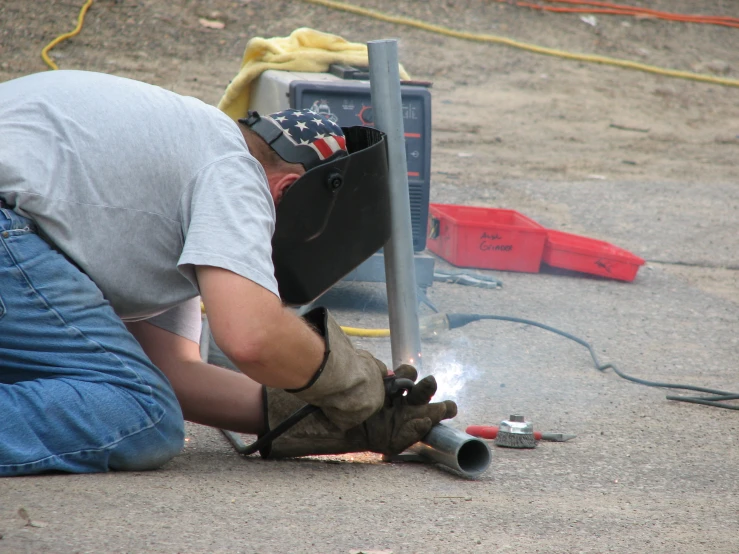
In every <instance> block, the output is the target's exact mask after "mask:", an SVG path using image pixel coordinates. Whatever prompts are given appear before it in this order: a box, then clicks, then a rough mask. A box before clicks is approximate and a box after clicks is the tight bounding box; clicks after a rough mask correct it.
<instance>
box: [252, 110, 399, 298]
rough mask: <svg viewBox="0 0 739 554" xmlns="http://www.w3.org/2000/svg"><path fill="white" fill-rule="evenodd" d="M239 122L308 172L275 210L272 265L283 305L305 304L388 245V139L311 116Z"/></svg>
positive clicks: (288, 114) (299, 113) (294, 113)
mask: <svg viewBox="0 0 739 554" xmlns="http://www.w3.org/2000/svg"><path fill="white" fill-rule="evenodd" d="M239 122H240V123H242V124H244V125H246V126H247V127H249V128H250V129H251V130H252V131H254V132H255V133H256V134H257V135H259V136H260V137H261V138H262V139H263V140H264V141H265V142H266V143H267V144H269V145H270V146H271V147H272V149H273V150H274V151H275V152H276V153H277V154H278V155H279V156H280V157H281V158H282V159H283V160H285V161H286V162H290V163H300V164H302V165H303V167H304V168H305V170H306V172H305V174H303V175H302V176H301V177H300V178H299V179H297V180H296V181H295V183H293V184H292V185H291V186H290V187H289V188H288V189H287V191H285V193H284V194H283V196H282V198H281V199H280V201H279V203H278V204H277V222H276V224H275V233H274V235H273V237H272V261H273V263H274V267H275V277H276V278H277V283H278V286H279V290H280V297H281V298H282V301H283V302H285V303H286V304H289V305H303V304H308V303H310V302H312V301H313V300H315V299H316V298H318V297H319V296H320V295H321V294H323V293H324V292H326V290H328V289H329V288H330V287H331V286H333V285H334V284H336V283H337V282H338V281H339V280H340V279H342V278H343V277H344V276H346V275H347V274H348V273H349V272H351V271H352V270H353V269H355V268H356V267H357V266H358V265H359V264H361V263H362V262H363V261H365V260H366V259H367V258H369V257H370V256H371V255H372V254H374V253H375V252H377V251H378V250H379V249H380V248H382V247H383V245H384V244H385V243H386V242H387V240H388V239H389V238H390V190H389V183H388V163H387V150H386V148H387V146H386V141H385V134H384V133H382V132H381V131H378V130H377V129H373V128H371V127H360V126H357V127H344V128H342V127H339V126H338V125H336V124H335V123H333V122H332V121H330V120H329V119H328V118H326V117H324V116H322V115H321V114H316V113H314V112H310V111H308V110H284V111H282V112H278V113H275V114H271V115H269V116H260V115H259V114H258V113H257V112H249V114H248V117H247V118H245V119H240V120H239Z"/></svg>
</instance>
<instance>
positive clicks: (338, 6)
mask: <svg viewBox="0 0 739 554" xmlns="http://www.w3.org/2000/svg"><path fill="white" fill-rule="evenodd" d="M304 1H305V2H308V3H309V4H317V5H319V6H324V7H326V8H332V9H335V10H341V11H345V12H349V13H353V14H357V15H362V16H365V17H372V18H374V19H379V20H380V21H386V22H388V23H395V24H397V25H407V26H409V27H416V28H417V29H423V30H424V31H430V32H432V33H438V34H440V35H446V36H449V37H454V38H459V39H464V40H472V41H476V42H489V43H493V44H504V45H506V46H512V47H513V48H519V49H521V50H526V51H528V52H534V53H536V54H544V55H547V56H556V57H559V58H565V59H568V60H576V61H580V62H590V63H600V64H604V65H612V66H616V67H622V68H625V69H636V70H638V71H645V72H647V73H654V74H656V75H664V76H666V77H677V78H680V79H688V80H691V81H700V82H704V83H712V84H715V85H725V86H730V87H739V80H737V79H727V78H723V77H714V76H713V75H704V74H702V73H692V72H690V71H679V70H677V69H665V68H662V67H657V66H654V65H647V64H643V63H639V62H632V61H630V60H621V59H618V58H609V57H607V56H598V55H592V54H576V53H573V52H566V51H564V50H557V49H555V48H546V47H543V46H536V45H535V44H528V43H525V42H519V41H517V40H513V39H509V38H505V37H499V36H496V35H488V34H477V33H467V32H464V31H455V30H454V29H449V28H448V27H443V26H441V25H434V24H432V23H426V22H425V21H419V20H418V19H411V18H409V17H403V16H399V15H389V14H386V13H383V12H379V11H375V10H369V9H367V8H362V7H359V6H353V5H351V4H346V3H344V2H335V1H334V0H304Z"/></svg>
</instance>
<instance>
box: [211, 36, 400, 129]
mask: <svg viewBox="0 0 739 554" xmlns="http://www.w3.org/2000/svg"><path fill="white" fill-rule="evenodd" d="M334 63H340V64H346V65H352V66H358V67H367V66H368V65H369V58H368V55H367V45H366V44H360V43H357V42H348V41H347V40H345V39H343V38H341V37H340V36H338V35H332V34H329V33H322V32H321V31H316V30H315V29H310V28H308V27H301V28H300V29H296V30H295V31H293V32H292V33H291V34H290V36H288V37H274V38H267V39H265V38H261V37H254V38H252V39H250V40H249V42H247V44H246V50H245V51H244V59H243V60H242V62H241V69H240V70H239V73H238V74H237V75H236V77H234V79H233V80H232V81H231V83H230V84H229V85H228V87H227V88H226V92H224V93H223V97H222V98H221V100H220V102H218V108H219V109H220V110H221V111H223V112H225V113H226V114H227V115H228V116H230V117H231V118H232V119H239V118H241V117H245V116H246V112H247V111H248V109H249V101H250V96H251V84H252V82H253V81H254V80H255V79H256V78H257V77H259V76H260V75H261V74H262V72H263V71H266V70H268V69H280V70H282V71H305V72H312V73H322V72H325V71H328V68H329V66H330V65H331V64H334ZM399 72H400V78H401V79H402V80H408V79H409V78H410V77H409V76H408V74H407V73H406V72H405V70H404V69H403V66H402V65H401V66H399Z"/></svg>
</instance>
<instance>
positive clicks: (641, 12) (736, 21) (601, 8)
mask: <svg viewBox="0 0 739 554" xmlns="http://www.w3.org/2000/svg"><path fill="white" fill-rule="evenodd" d="M497 1H498V2H501V3H507V4H515V5H517V6H521V7H524V8H531V9H534V10H542V11H547V12H556V13H597V14H607V15H631V16H636V17H639V16H642V17H653V18H655V19H665V20H667V21H679V22H682V23H705V24H708V25H723V26H725V27H736V28H739V18H736V17H728V16H726V17H725V16H714V15H694V14H680V13H670V12H662V11H658V10H651V9H648V8H638V7H635V6H627V5H624V4H612V3H610V2H595V1H589V2H588V1H581V0H545V1H547V2H552V3H559V4H574V5H577V6H594V7H590V8H586V7H572V8H562V7H556V6H546V5H542V4H533V3H531V2H522V1H511V0H497Z"/></svg>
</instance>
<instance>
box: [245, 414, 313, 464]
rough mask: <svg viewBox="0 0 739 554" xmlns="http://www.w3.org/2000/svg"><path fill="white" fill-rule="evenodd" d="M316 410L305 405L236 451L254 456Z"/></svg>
mask: <svg viewBox="0 0 739 554" xmlns="http://www.w3.org/2000/svg"><path fill="white" fill-rule="evenodd" d="M316 410H318V407H317V406H313V405H311V404H306V405H305V406H303V407H302V408H300V409H299V410H298V411H296V412H295V413H293V414H292V415H291V416H290V417H288V418H287V419H285V420H284V421H283V422H282V423H280V424H279V425H278V426H277V427H275V428H274V429H271V430H269V431H267V432H266V433H265V434H264V435H262V436H261V437H259V438H258V439H257V440H255V441H254V442H253V443H251V444H250V445H248V446H246V447H244V448H240V449H238V451H239V454H243V455H244V456H249V455H250V454H254V453H255V452H257V451H258V450H261V449H262V448H264V447H265V446H267V445H268V444H270V443H271V442H272V441H273V440H275V439H276V438H277V437H279V436H280V435H282V433H284V432H285V431H287V430H288V429H290V427H292V426H293V425H295V424H296V423H298V422H299V421H301V420H303V419H305V417H306V416H309V415H310V414H312V413H313V412H315V411H316Z"/></svg>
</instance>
